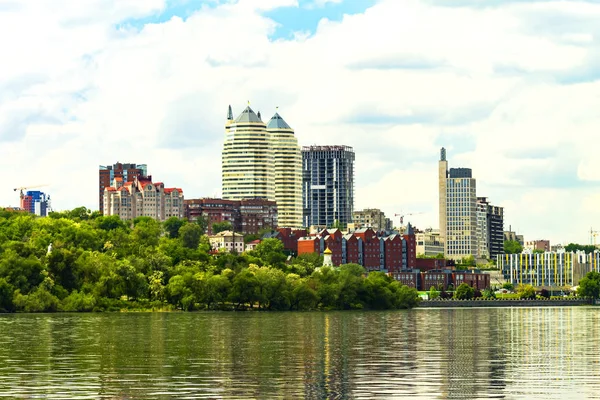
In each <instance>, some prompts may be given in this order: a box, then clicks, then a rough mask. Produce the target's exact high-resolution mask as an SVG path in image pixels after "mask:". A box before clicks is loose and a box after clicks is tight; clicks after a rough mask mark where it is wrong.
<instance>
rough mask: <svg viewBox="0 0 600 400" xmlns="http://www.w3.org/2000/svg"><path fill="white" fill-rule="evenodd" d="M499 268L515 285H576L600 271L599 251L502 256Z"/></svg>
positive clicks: (498, 259)
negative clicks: (587, 275) (587, 276)
mask: <svg viewBox="0 0 600 400" xmlns="http://www.w3.org/2000/svg"><path fill="white" fill-rule="evenodd" d="M496 265H497V266H498V268H499V269H500V271H502V274H503V275H504V279H506V280H507V281H508V282H511V283H512V284H514V285H519V284H529V285H533V286H536V287H569V286H577V285H578V284H579V281H580V280H581V278H583V277H584V276H585V275H586V274H587V273H588V272H590V271H599V270H600V252H594V253H588V254H586V253H585V252H583V251H581V252H566V251H558V252H549V251H547V252H545V253H520V254H504V255H499V256H498V257H497V259H496Z"/></svg>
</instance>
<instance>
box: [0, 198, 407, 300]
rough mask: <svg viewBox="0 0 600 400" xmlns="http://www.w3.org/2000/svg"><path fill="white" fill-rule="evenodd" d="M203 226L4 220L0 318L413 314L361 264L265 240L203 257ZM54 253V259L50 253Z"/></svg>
mask: <svg viewBox="0 0 600 400" xmlns="http://www.w3.org/2000/svg"><path fill="white" fill-rule="evenodd" d="M202 232H203V229H202V226H201V224H197V223H187V222H185V221H184V220H181V219H178V218H171V219H169V220H168V221H166V222H165V223H164V224H161V223H159V222H157V221H156V220H154V219H152V218H147V217H140V218H136V219H135V220H133V221H122V220H120V219H119V218H118V217H115V216H106V217H105V216H102V215H99V214H98V213H97V212H92V211H90V210H88V209H86V208H83V207H82V208H78V209H75V210H72V211H64V212H60V213H52V215H51V216H50V217H46V218H40V217H36V216H34V215H30V214H23V213H15V212H10V211H4V210H0V312H15V311H17V312H54V311H69V312H89V311H118V310H121V309H131V310H141V309H152V310H170V309H181V310H204V309H209V310H211V309H221V310H228V309H229V310H230V309H239V310H243V309H256V310H313V309H360V308H372V309H387V308H410V307H414V306H415V305H416V304H417V303H416V302H417V301H418V295H417V292H416V291H414V290H413V289H409V288H407V287H406V286H403V285H401V284H400V283H398V282H396V281H394V280H393V279H391V278H390V277H389V276H387V275H385V274H383V273H381V272H372V273H370V274H367V273H366V271H365V270H364V268H363V267H362V266H360V265H357V264H346V265H342V266H340V267H339V268H329V267H325V268H321V266H322V264H323V260H322V257H321V256H320V255H319V254H304V255H301V256H299V257H296V258H294V259H291V260H290V261H289V262H288V260H287V258H288V256H287V255H286V253H285V251H284V248H283V244H282V243H281V242H280V241H279V240H277V239H266V240H264V241H263V242H261V244H260V245H259V246H257V249H256V250H255V251H252V252H248V253H244V254H242V255H237V254H231V253H223V254H218V255H216V256H211V255H209V253H208V252H209V249H210V246H209V244H208V238H207V237H206V236H205V235H204V236H203V235H202ZM50 244H52V247H51V251H49V250H48V248H49V245H50Z"/></svg>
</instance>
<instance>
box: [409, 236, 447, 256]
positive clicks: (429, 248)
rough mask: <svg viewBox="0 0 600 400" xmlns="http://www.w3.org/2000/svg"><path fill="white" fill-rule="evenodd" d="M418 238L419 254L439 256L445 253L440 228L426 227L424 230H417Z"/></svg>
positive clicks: (417, 247)
mask: <svg viewBox="0 0 600 400" xmlns="http://www.w3.org/2000/svg"><path fill="white" fill-rule="evenodd" d="M415 238H416V240H417V246H416V252H417V255H424V256H437V255H438V254H444V243H443V242H442V239H441V235H440V230H439V229H426V230H425V231H424V232H415Z"/></svg>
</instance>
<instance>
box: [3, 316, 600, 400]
mask: <svg viewBox="0 0 600 400" xmlns="http://www.w3.org/2000/svg"><path fill="white" fill-rule="evenodd" d="M599 342H600V309H598V308H594V307H563V308H560V307H558V308H492V309H489V308H486V309H415V310H410V311H386V312H310V313H301V312H297V313H294V312H285V313H276V312H272V313H261V312H245V313H244V312H238V313H236V312H198V313H104V314H13V315H0V397H10V398H31V397H36V398H64V399H83V398H92V399H95V398H111V399H113V398H119V399H153V398H157V399H158V398H188V399H192V398H245V399H246V398H282V399H292V398H314V399H323V398H357V399H358V398H409V399H478V398H481V399H483V398H496V399H571V398H572V399H586V398H589V399H593V398H596V399H597V398H600V363H599V361H600V356H599V352H598V343H599Z"/></svg>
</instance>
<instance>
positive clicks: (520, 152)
mask: <svg viewBox="0 0 600 400" xmlns="http://www.w3.org/2000/svg"><path fill="white" fill-rule="evenodd" d="M599 20H600V4H599V2H598V1H597V0H593V1H592V0H589V1H575V0H571V1H544V0H529V1H527V0H420V1H419V0H402V1H399V0H238V1H232V0H229V1H225V0H221V1H219V0H53V1H49V0H48V1H45V0H0V34H1V35H2V38H3V39H2V41H0V54H1V57H0V60H1V61H0V168H1V169H0V170H1V171H2V178H3V179H2V183H1V184H0V188H1V190H0V205H3V206H9V205H13V206H16V205H18V195H17V194H16V193H15V192H13V190H12V189H13V188H14V187H17V186H28V185H38V184H47V185H48V186H46V187H44V188H42V190H44V191H46V192H48V193H50V194H51V196H52V198H53V206H54V208H55V209H69V208H73V207H76V206H80V205H84V206H86V207H89V208H92V209H97V208H98V197H97V185H98V183H97V182H98V165H107V164H113V163H115V162H117V161H121V162H136V163H146V164H148V168H149V172H150V174H152V175H153V177H154V179H155V180H160V181H163V182H165V183H166V185H167V186H177V187H182V188H183V189H184V193H185V196H186V197H187V198H194V197H206V196H215V195H219V194H220V190H221V188H220V186H221V178H220V173H221V172H220V152H221V146H222V141H223V132H224V129H223V126H224V122H225V116H226V111H227V106H228V105H229V104H231V105H232V107H233V110H234V114H237V113H239V112H241V111H242V109H243V108H244V107H245V105H246V102H247V101H248V100H249V101H250V102H251V106H252V108H254V110H255V111H261V113H262V115H263V119H265V120H266V119H268V118H269V117H270V116H271V115H272V114H273V113H274V112H275V107H276V106H279V111H280V114H281V115H282V116H283V118H284V119H285V120H286V121H287V122H288V123H289V124H290V125H291V126H292V127H293V128H294V129H295V131H296V135H297V137H298V139H299V142H300V144H301V145H310V144H345V145H350V146H353V147H354V148H355V151H356V181H355V188H356V196H355V208H356V209H360V208H364V207H377V208H381V209H383V210H384V211H385V212H386V213H387V214H388V215H393V214H394V213H400V212H403V213H415V212H420V213H422V214H419V215H415V216H413V217H410V220H411V221H412V222H413V223H414V224H416V225H417V226H419V227H422V228H426V227H430V226H431V227H437V225H438V217H437V161H438V159H439V149H440V147H442V146H445V147H446V148H447V149H448V159H449V162H450V166H454V167H459V166H461V167H470V168H473V170H474V175H475V177H476V178H477V184H478V190H477V191H478V195H479V196H488V197H489V198H490V200H491V201H492V202H493V203H495V204H498V205H501V206H504V207H505V215H506V217H505V224H506V229H508V226H509V225H512V227H513V229H517V230H518V231H519V232H521V233H523V234H524V235H525V237H526V240H527V239H530V240H532V239H542V238H547V239H550V240H551V241H552V242H570V241H576V242H581V243H589V241H590V235H589V230H590V227H594V229H598V230H600V184H599V182H600V159H599V158H598V148H599V146H598V145H599V144H600V138H599V137H598V135H600V113H599V110H600V24H599V23H598V21H599Z"/></svg>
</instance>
